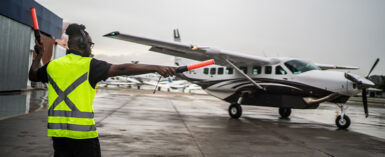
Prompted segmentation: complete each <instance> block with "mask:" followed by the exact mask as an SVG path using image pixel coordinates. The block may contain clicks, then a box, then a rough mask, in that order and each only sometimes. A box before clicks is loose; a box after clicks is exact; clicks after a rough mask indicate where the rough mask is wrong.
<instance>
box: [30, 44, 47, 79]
mask: <svg viewBox="0 0 385 157" xmlns="http://www.w3.org/2000/svg"><path fill="white" fill-rule="evenodd" d="M35 50H38V51H39V52H40V53H39V54H38V55H37V56H36V57H35V59H33V61H32V65H31V68H30V69H29V80H31V81H38V78H37V71H38V70H39V68H40V60H41V57H42V56H43V52H44V47H43V45H42V44H39V42H37V41H36V40H35Z"/></svg>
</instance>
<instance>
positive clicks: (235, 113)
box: [229, 103, 242, 119]
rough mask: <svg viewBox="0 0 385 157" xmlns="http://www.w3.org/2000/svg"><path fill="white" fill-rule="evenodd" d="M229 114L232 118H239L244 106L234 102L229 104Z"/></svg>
mask: <svg viewBox="0 0 385 157" xmlns="http://www.w3.org/2000/svg"><path fill="white" fill-rule="evenodd" d="M229 115H230V117H231V118H235V119H238V118H239V117H241V116H242V107H241V105H239V104H237V103H233V104H231V105H230V106H229Z"/></svg>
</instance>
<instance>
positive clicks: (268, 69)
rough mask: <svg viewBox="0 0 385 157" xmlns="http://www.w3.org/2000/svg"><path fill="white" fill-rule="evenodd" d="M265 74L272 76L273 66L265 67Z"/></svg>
mask: <svg viewBox="0 0 385 157" xmlns="http://www.w3.org/2000/svg"><path fill="white" fill-rule="evenodd" d="M265 74H271V66H266V67H265Z"/></svg>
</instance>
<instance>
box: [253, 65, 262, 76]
mask: <svg viewBox="0 0 385 157" xmlns="http://www.w3.org/2000/svg"><path fill="white" fill-rule="evenodd" d="M258 74H261V67H259V66H258V67H253V75H258Z"/></svg>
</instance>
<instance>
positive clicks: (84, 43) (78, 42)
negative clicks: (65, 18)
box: [65, 23, 94, 57]
mask: <svg viewBox="0 0 385 157" xmlns="http://www.w3.org/2000/svg"><path fill="white" fill-rule="evenodd" d="M85 29H86V27H85V26H84V25H79V24H76V23H74V24H70V25H69V26H68V27H67V30H66V32H65V33H66V34H67V35H68V47H69V48H70V49H73V50H77V51H79V52H80V53H81V55H82V56H83V57H89V56H91V48H92V46H93V44H94V43H93V42H92V39H91V37H90V36H89V35H88V33H87V32H86V31H85Z"/></svg>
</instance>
